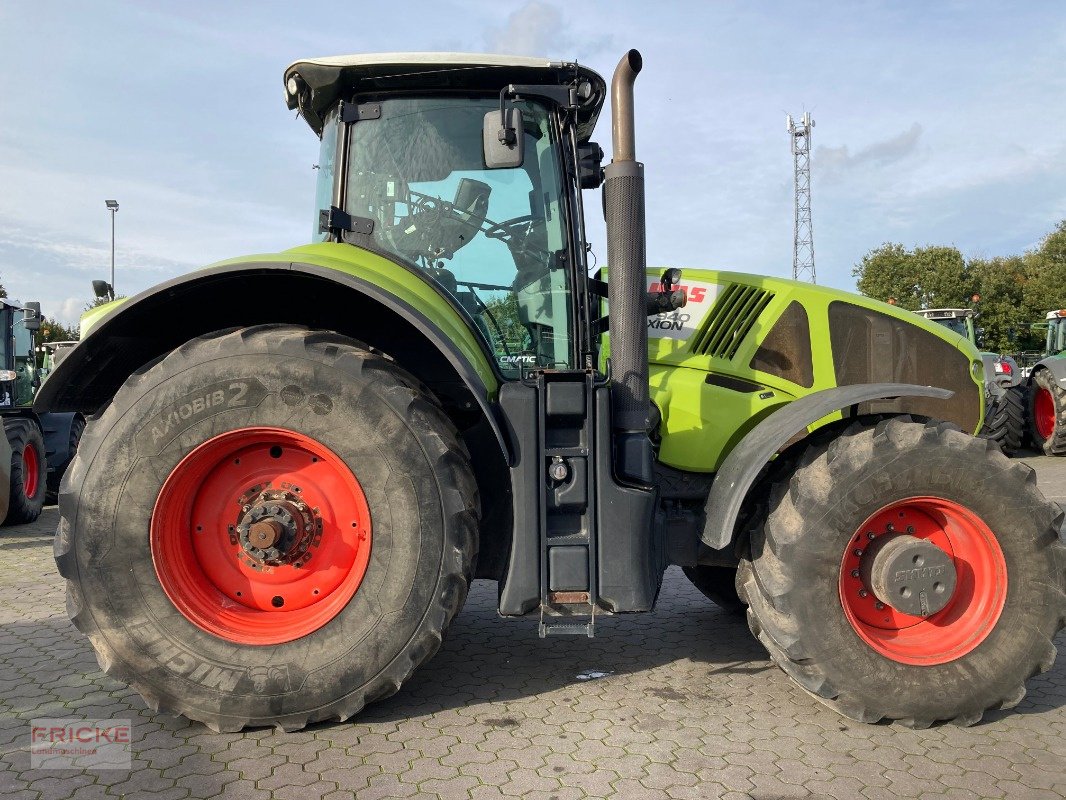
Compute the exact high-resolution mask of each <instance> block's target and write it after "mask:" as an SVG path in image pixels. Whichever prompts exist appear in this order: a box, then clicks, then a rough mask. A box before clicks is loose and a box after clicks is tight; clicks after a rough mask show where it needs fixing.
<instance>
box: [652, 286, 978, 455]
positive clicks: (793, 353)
mask: <svg viewBox="0 0 1066 800" xmlns="http://www.w3.org/2000/svg"><path fill="white" fill-rule="evenodd" d="M660 274H661V273H660V271H659V270H649V272H648V287H649V289H650V290H657V289H658V286H657V284H658V282H659V275H660ZM683 274H684V278H683V280H682V284H681V286H680V287H679V288H683V289H685V292H686V295H687V296H688V298H689V302H688V305H686V306H685V308H682V309H679V310H678V311H676V312H671V313H668V314H660V315H658V316H657V317H652V318H650V319H649V326H648V337H649V341H648V351H649V352H648V355H649V359H650V361H651V397H652V400H653V401H654V402H655V403H656V405H657V406H658V408H659V410H660V412H661V414H662V418H663V423H662V426H661V433H662V443H661V447H660V452H659V459H660V461H662V462H663V463H664V464H667V465H669V466H671V467H674V468H677V469H682V470H688V471H695V472H713V471H715V470H717V469H718V468H719V466H720V465H721V463H722V461H723V459H724V458H725V457H726V455H728V453H729V452H730V451H731V450H732V448H733V447H734V446H735V445H736V444H737V442H739V441H740V439H741V438H743V436H744V435H745V434H746V433H747V432H748V431H749V430H751V429H752V428H753V427H754V426H755V425H756V424H757V423H758V422H760V421H761V420H762V419H764V418H766V417H767V416H769V414H771V413H772V412H773V411H774V410H775V409H776V408H780V407H782V406H784V405H785V404H787V403H789V402H791V401H793V400H795V399H797V398H800V397H804V396H807V395H810V394H813V393H815V392H819V391H823V390H826V389H832V388H835V387H838V386H849V385H857V384H867V383H904V384H918V385H930V386H939V387H942V388H946V389H949V390H951V391H953V392H954V394H953V396H952V397H951V398H950V399H947V400H945V399H942V398H932V397H901V398H898V399H892V400H881V401H872V402H867V403H863V404H861V405H860V406H859V407H858V408H857V409H854V411H855V412H856V413H860V414H871V413H874V414H876V413H911V414H915V415H918V416H925V417H932V418H936V419H944V420H947V421H950V422H954V423H956V424H958V425H959V427H961V428H962V429H963V430H966V431H968V432H976V431H978V430H979V429H980V427H981V423H982V420H983V415H984V386H983V367H982V364H981V356H980V353H979V352H978V351H977V349H976V348H975V347H974V346H973V344H971V343H970V342H968V341H967V340H966V339H965V338H963V337H961V336H958V335H957V334H955V333H952V332H951V331H949V330H947V329H946V328H944V327H942V326H940V325H937V324H936V323H933V322H929V321H927V320H924V319H922V318H921V317H918V316H916V315H914V314H912V313H911V312H908V311H903V310H900V309H898V308H896V307H894V306H890V305H887V304H885V303H880V302H878V301H876V300H871V299H870V298H867V297H861V296H859V295H853V294H849V293H847V292H841V291H837V290H835V289H828V288H825V287H821V286H813V285H811V284H807V283H799V282H797V281H791V280H785V279H780V278H768V277H761V276H756V275H744V274H740V273H729V272H719V271H715V270H695V269H693V270H689V269H685V270H683ZM850 411H851V409H844V410H843V411H835V412H833V413H831V414H828V415H827V416H826V417H824V418H823V419H821V420H819V421H818V422H817V423H815V424H814V425H811V426H810V427H809V429H808V430H810V431H813V430H815V429H817V428H818V427H821V426H822V425H825V424H828V423H830V422H834V421H836V420H839V419H841V418H842V417H843V416H844V413H845V412H850Z"/></svg>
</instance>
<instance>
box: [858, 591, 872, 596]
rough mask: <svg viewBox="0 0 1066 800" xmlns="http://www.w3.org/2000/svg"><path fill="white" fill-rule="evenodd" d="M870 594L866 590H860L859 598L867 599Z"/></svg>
mask: <svg viewBox="0 0 1066 800" xmlns="http://www.w3.org/2000/svg"><path fill="white" fill-rule="evenodd" d="M869 594H870V593H869V592H868V591H866V590H865V589H859V597H867V596H868V595H869Z"/></svg>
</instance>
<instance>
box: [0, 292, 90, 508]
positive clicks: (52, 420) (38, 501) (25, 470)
mask: <svg viewBox="0 0 1066 800" xmlns="http://www.w3.org/2000/svg"><path fill="white" fill-rule="evenodd" d="M40 327H41V304H40V303H26V305H25V307H22V306H18V305H15V304H14V303H11V302H9V301H7V300H5V299H0V419H2V420H3V424H4V434H5V435H4V436H2V437H0V524H3V525H21V524H23V523H27V522H33V521H34V520H36V519H37V518H38V517H39V516H40V515H41V509H42V508H43V507H44V503H45V500H46V498H48V497H49V495H52V496H54V494H55V492H57V491H58V488H59V482H60V479H61V478H62V476H63V470H64V469H65V468H66V466H67V464H68V463H69V462H70V460H71V458H72V456H73V454H74V450H75V449H77V438H78V436H79V435H80V433H81V429H82V427H83V426H84V419H83V417H82V416H81V415H80V414H77V413H70V412H68V413H59V414H49V413H45V414H35V413H33V411H32V409H31V405H32V403H33V399H34V395H35V394H36V392H37V390H38V387H39V386H40V385H41V376H42V371H41V370H39V369H38V368H37V360H36V355H35V354H36V348H35V346H34V340H35V338H36V333H37V331H38V330H40Z"/></svg>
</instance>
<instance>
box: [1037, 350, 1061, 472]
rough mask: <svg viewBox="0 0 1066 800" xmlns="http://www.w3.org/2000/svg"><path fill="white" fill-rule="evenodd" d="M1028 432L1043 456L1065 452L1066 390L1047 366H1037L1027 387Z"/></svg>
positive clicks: (1059, 454) (1058, 454)
mask: <svg viewBox="0 0 1066 800" xmlns="http://www.w3.org/2000/svg"><path fill="white" fill-rule="evenodd" d="M1029 433H1030V434H1031V435H1032V437H1033V444H1034V445H1036V447H1037V449H1038V450H1043V451H1044V454H1045V455H1049V456H1062V455H1066V390H1064V389H1062V387H1060V386H1059V382H1058V381H1057V380H1055V376H1054V375H1053V374H1052V373H1051V370H1049V369H1039V370H1037V371H1036V373H1035V374H1034V375H1033V380H1032V384H1031V385H1030V387H1029Z"/></svg>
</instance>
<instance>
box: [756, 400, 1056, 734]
mask: <svg viewBox="0 0 1066 800" xmlns="http://www.w3.org/2000/svg"><path fill="white" fill-rule="evenodd" d="M770 509H771V510H770V513H769V515H768V516H767V518H766V521H765V523H764V524H763V525H762V527H761V528H760V529H758V530H756V531H755V533H754V534H753V535H752V540H751V557H750V559H747V560H744V561H742V563H741V569H740V575H739V579H738V585H739V588H740V596H741V598H742V599H743V600H744V601H745V602H746V603H747V604H748V606H749V608H748V622H749V625H750V627H751V629H752V632H753V633H754V634H755V635H756V636H757V637H758V638H759V641H760V642H762V644H763V645H764V646H765V647H766V649H767V650H768V651H769V653H770V657H771V658H772V659H773V661H774V662H775V663H776V664H777V665H778V666H780V667H781V668H782V669H784V671H785V672H787V673H788V674H789V675H790V676H791V677H792V678H793V679H794V680H795V681H796V682H797V683H798V684H799V685H800V686H802V687H803V688H804V689H806V690H807V691H808V692H810V693H811V694H812V695H814V696H815V697H817V698H818V699H820V700H822V701H823V702H825V703H826V704H827V705H829V706H831V707H833V708H835V709H836V710H838V711H839V712H840V713H842V714H844V715H845V716H848V717H851V718H853V719H857V720H861V721H864V722H875V721H877V720H880V719H883V718H888V719H894V720H900V721H901V722H903V723H904V724H908V725H911V726H914V727H925V726H927V725H930V724H932V723H934V722H937V721H940V720H950V721H953V722H955V723H957V724H962V725H971V724H973V723H975V722H977V721H978V720H980V719H981V717H982V715H983V714H984V713H985V711H987V710H989V709H996V708H1010V707H1012V706H1014V705H1016V704H1017V703H1018V702H1019V701H1020V700H1021V699H1022V697H1023V696H1024V695H1025V688H1024V683H1025V681H1026V680H1027V679H1028V678H1030V677H1032V676H1033V675H1036V674H1038V673H1041V672H1044V671H1046V670H1048V669H1049V668H1050V667H1051V665H1052V663H1053V661H1054V659H1055V646H1054V645H1053V644H1052V639H1053V637H1054V636H1055V634H1056V632H1057V631H1058V630H1059V629H1060V628H1061V627H1062V626H1063V623H1064V621H1066V548H1064V546H1063V544H1062V543H1061V542H1060V540H1059V525H1060V523H1061V520H1062V514H1061V512H1059V511H1058V510H1057V509H1056V508H1055V507H1054V506H1052V505H1051V504H1050V503H1048V502H1047V501H1046V500H1045V499H1044V497H1043V495H1042V494H1041V493H1040V491H1039V490H1038V489H1037V487H1036V476H1035V473H1034V472H1033V471H1032V469H1031V468H1030V467H1028V466H1027V465H1025V464H1022V463H1018V462H1011V461H1010V460H1009V459H1007V457H1006V456H1004V455H1003V454H1002V453H1001V452H1000V451H999V449H998V448H996V447H994V446H993V445H991V444H990V443H989V442H987V441H985V440H982V439H977V438H973V437H971V436H967V435H966V434H963V433H962V432H960V431H959V430H957V429H956V428H954V427H953V426H951V425H948V424H944V423H939V424H938V423H935V422H931V423H918V422H912V421H910V420H909V419H908V418H895V419H889V420H886V421H882V422H879V423H877V424H876V426H861V425H856V426H855V427H853V428H852V429H850V430H849V431H847V432H846V433H844V434H843V435H842V436H840V437H838V438H837V439H835V440H833V441H831V442H829V443H828V444H827V445H823V446H812V447H810V448H809V449H808V450H807V451H806V452H805V453H804V455H803V457H802V459H801V460H800V461H799V463H798V466H796V467H795V468H794V470H792V472H791V474H786V476H785V478H784V480H782V481H780V482H778V483H777V484H775V486H774V489H773V493H772V496H771V502H770Z"/></svg>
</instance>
